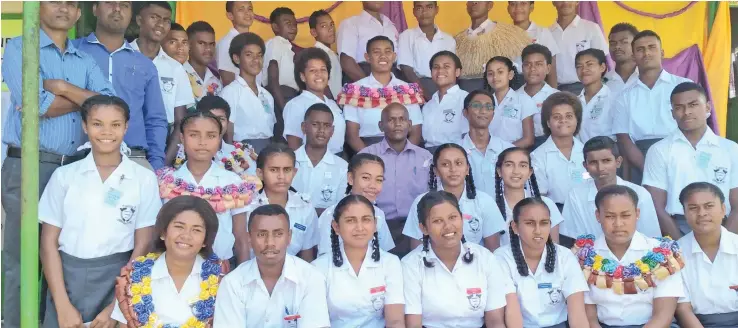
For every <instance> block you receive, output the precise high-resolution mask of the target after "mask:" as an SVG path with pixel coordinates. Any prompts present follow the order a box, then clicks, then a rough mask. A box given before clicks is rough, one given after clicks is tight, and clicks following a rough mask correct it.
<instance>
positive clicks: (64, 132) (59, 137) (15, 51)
mask: <svg viewBox="0 0 738 328" xmlns="http://www.w3.org/2000/svg"><path fill="white" fill-rule="evenodd" d="M21 38H22V37H20V36H19V37H15V38H12V39H10V41H8V43H7V44H6V47H5V52H4V54H3V64H2V73H3V79H4V80H5V83H6V84H7V85H8V89H10V106H11V107H10V110H8V116H7V118H6V120H5V122H4V123H5V126H4V130H3V142H4V143H7V144H8V145H10V146H15V147H20V145H21V111H19V110H17V109H16V108H19V107H21V106H22V104H23V101H22V99H23V87H22V73H21V67H23V54H22V53H21V48H22V43H23V41H22V39H21ZM39 48H40V49H39V66H40V69H39V84H38V87H39V97H38V105H39V106H38V115H39V127H38V128H39V149H40V150H42V151H46V152H50V153H55V154H60V155H72V154H74V153H75V152H76V151H77V147H79V146H81V145H82V144H84V143H85V142H86V141H87V137H86V136H85V134H84V132H83V131H82V117H81V116H80V114H79V111H74V112H71V113H67V114H64V115H61V116H57V117H51V118H48V117H44V115H45V114H46V112H47V111H48V110H49V106H50V105H51V103H52V102H53V101H54V98H56V95H54V94H53V93H51V92H48V91H46V90H44V88H43V80H46V79H59V80H64V81H67V82H68V83H70V84H73V85H75V86H77V87H79V88H82V89H87V90H90V91H92V92H97V93H101V94H105V95H111V96H112V95H115V92H114V91H113V86H112V85H111V84H110V82H108V80H107V79H105V77H103V75H102V72H101V71H100V68H98V67H97V64H95V60H94V59H92V57H90V56H89V55H87V54H85V53H84V52H82V51H79V50H78V49H77V48H76V47H75V46H74V45H73V44H72V42H71V41H69V40H67V45H66V50H65V51H64V53H62V52H61V50H60V49H59V48H58V47H57V46H56V44H54V42H53V41H51V39H50V38H49V36H48V35H47V34H46V32H44V30H40V31H39Z"/></svg>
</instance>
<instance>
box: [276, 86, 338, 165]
mask: <svg viewBox="0 0 738 328" xmlns="http://www.w3.org/2000/svg"><path fill="white" fill-rule="evenodd" d="M317 103H322V104H326V105H327V106H328V108H330V109H331V113H333V136H331V140H329V141H328V151H329V152H330V153H332V154H336V153H340V152H341V151H343V143H344V140H345V137H346V119H345V118H343V112H342V111H341V108H340V107H338V104H336V102H335V101H333V99H330V98H328V97H326V96H323V99H320V98H318V96H316V95H315V94H314V93H312V92H310V91H307V90H303V91H302V92H301V93H300V94H299V95H298V96H297V97H295V98H292V99H291V100H290V101H288V102H287V104H286V105H284V112H283V113H282V116H283V118H284V138H285V139H287V136H288V135H289V136H294V137H298V138H300V139H303V144H305V134H304V133H302V122H303V121H305V112H307V110H308V108H310V106H312V105H314V104H317Z"/></svg>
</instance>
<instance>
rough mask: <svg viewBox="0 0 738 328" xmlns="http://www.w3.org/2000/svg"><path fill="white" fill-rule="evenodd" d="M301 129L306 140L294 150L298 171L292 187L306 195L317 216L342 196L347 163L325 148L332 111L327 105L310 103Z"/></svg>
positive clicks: (330, 127) (331, 123)
mask: <svg viewBox="0 0 738 328" xmlns="http://www.w3.org/2000/svg"><path fill="white" fill-rule="evenodd" d="M302 131H303V133H304V134H305V141H306V142H305V144H304V145H302V146H301V147H300V148H298V149H297V151H296V152H295V155H296V159H297V163H296V165H295V169H296V170H297V173H296V174H295V179H294V182H293V183H292V186H293V187H294V188H295V189H297V191H298V192H301V193H303V194H305V195H308V197H309V198H310V200H311V201H312V203H313V205H314V206H315V209H316V210H317V211H318V215H320V214H321V213H323V210H325V209H326V208H328V207H329V206H331V205H334V204H336V203H338V201H339V200H341V198H342V197H343V192H344V191H345V190H346V172H347V171H348V163H346V161H345V160H344V159H343V158H340V157H338V156H336V155H334V154H333V153H331V152H329V151H328V142H329V140H330V139H331V136H332V135H333V113H332V112H331V109H330V108H328V106H326V105H325V104H321V103H317V104H314V105H312V106H310V107H309V108H308V109H307V111H306V112H305V121H304V122H302Z"/></svg>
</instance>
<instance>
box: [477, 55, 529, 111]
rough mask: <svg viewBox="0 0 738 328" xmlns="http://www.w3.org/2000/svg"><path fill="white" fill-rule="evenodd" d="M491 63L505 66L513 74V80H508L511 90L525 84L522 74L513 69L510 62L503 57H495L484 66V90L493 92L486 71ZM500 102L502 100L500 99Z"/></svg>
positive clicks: (513, 66)
mask: <svg viewBox="0 0 738 328" xmlns="http://www.w3.org/2000/svg"><path fill="white" fill-rule="evenodd" d="M492 62H498V63H502V64H505V66H507V69H508V70H509V71H511V72H513V78H512V80H510V83H508V86H509V87H510V88H511V89H513V90H518V89H520V87H521V86H523V84H524V83H525V80H524V79H523V74H520V72H518V69H517V68H516V67H515V65H513V62H512V60H510V58H507V57H504V56H495V57H492V58H490V60H488V61H487V64H486V65H484V75H485V76H484V87H483V88H484V90H488V91H490V92H494V89H493V88H492V86H491V85H490V84H489V81H488V80H487V69H488V68H489V65H490V64H492ZM500 102H502V99H500Z"/></svg>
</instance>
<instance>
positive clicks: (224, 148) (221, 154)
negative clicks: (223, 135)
mask: <svg viewBox="0 0 738 328" xmlns="http://www.w3.org/2000/svg"><path fill="white" fill-rule="evenodd" d="M180 146H181V144H180ZM234 150H236V147H235V146H233V145H231V144H229V143H226V142H225V140H223V141H221V146H220V149H218V152H217V153H215V160H216V161H218V163H219V165H222V164H223V162H222V161H221V160H222V159H223V158H231V157H233V155H231V152H232V151H234ZM243 152H244V156H243V157H244V159H245V160H246V163H248V164H249V168H248V169H246V171H245V172H246V174H248V175H254V176H255V175H256V161H254V160H253V159H251V151H250V150H248V149H245V150H244V151H243ZM257 155H258V154H257Z"/></svg>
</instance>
